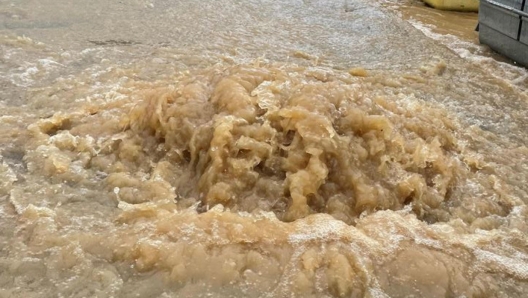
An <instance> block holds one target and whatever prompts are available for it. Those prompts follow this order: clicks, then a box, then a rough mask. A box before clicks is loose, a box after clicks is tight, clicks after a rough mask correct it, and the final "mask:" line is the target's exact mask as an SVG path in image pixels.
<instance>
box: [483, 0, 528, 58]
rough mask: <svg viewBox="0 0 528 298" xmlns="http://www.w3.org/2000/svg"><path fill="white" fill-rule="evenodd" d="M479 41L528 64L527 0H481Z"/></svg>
mask: <svg viewBox="0 0 528 298" xmlns="http://www.w3.org/2000/svg"><path fill="white" fill-rule="evenodd" d="M479 40H480V43H482V44H486V45H488V46H489V47H490V48H492V49H493V50H495V51H497V52H498V53H500V54H502V55H504V56H506V57H508V58H510V59H512V60H514V61H516V62H518V63H519V64H522V65H524V66H528V0H481V1H480V8H479Z"/></svg>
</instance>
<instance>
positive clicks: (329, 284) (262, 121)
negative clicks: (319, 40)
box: [0, 1, 528, 297]
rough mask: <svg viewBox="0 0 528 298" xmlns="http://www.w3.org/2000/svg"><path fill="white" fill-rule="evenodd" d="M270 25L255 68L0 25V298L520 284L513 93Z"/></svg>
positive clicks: (461, 67)
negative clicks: (61, 44) (59, 40)
mask: <svg viewBox="0 0 528 298" xmlns="http://www.w3.org/2000/svg"><path fill="white" fill-rule="evenodd" d="M312 2H313V3H316V2H317V1H304V2H303V3H304V4H303V5H312V4H311V3H312ZM328 2H329V1H328ZM182 3H187V2H182ZM251 3H253V2H251ZM288 3H289V4H288V5H292V6H295V5H297V4H295V3H296V2H295V3H294V1H292V2H288ZM291 3H293V4H291ZM321 3H322V4H321ZM321 3H319V2H317V3H316V4H318V5H320V6H321V10H322V12H321V15H324V14H325V13H328V14H330V13H329V12H328V11H327V10H324V9H326V8H324V7H326V6H327V5H326V4H327V3H326V2H324V3H323V2H321ZM358 3H359V4H362V5H364V3H362V2H358ZM253 4H254V3H253ZM323 4H324V5H323ZM341 4H342V3H340V4H339V5H337V4H336V5H335V7H337V9H340V10H339V14H337V16H336V19H337V18H338V17H342V18H343V19H347V18H349V16H350V15H352V16H354V17H358V18H359V17H360V16H359V15H354V11H355V10H350V11H341V9H342V8H343V6H342V5H341ZM284 5H285V7H289V6H288V5H286V4H284ZM298 5H301V4H298ZM313 5H315V4H313ZM147 7H150V6H148V5H147ZM361 7H362V8H363V9H367V8H365V7H366V6H365V7H363V6H361ZM316 8H317V7H316ZM204 9H205V8H204ZM263 9H264V8H263ZM312 9H313V8H312ZM332 9H334V8H332ZM294 11H295V13H299V14H300V13H305V12H303V11H301V10H299V12H298V11H296V10H294ZM307 11H308V10H307ZM248 14H249V13H248ZM21 15H22V14H21ZM321 15H318V16H319V17H320V16H321ZM367 15H368V14H367ZM387 18H388V17H387ZM308 20H310V21H312V22H314V23H317V22H316V21H318V20H319V19H317V18H315V17H313V18H308ZM230 21H232V20H231V19H230ZM341 21H342V20H341ZM336 22H337V21H336ZM343 22H344V21H343ZM394 22H396V21H394ZM229 24H230V23H229ZM337 24H339V22H337ZM397 24H399V25H398V26H401V27H402V28H404V29H405V30H404V29H401V30H403V31H398V32H405V33H406V34H408V38H409V39H411V40H415V41H416V44H418V45H419V46H417V47H413V46H412V45H409V47H408V48H405V49H399V48H397V47H395V48H394V49H392V50H393V51H396V52H397V51H400V52H403V53H404V55H410V54H409V53H421V51H422V49H423V50H424V51H426V52H427V51H429V49H430V47H429V46H428V45H429V42H430V41H423V42H422V41H421V39H420V38H425V37H423V35H421V33H417V32H415V31H413V30H414V29H413V28H411V27H410V26H408V27H405V26H404V25H401V24H400V23H397ZM301 25H302V24H301ZM292 26H293V24H292ZM344 27H346V26H344V25H343V28H344ZM303 28H304V27H303ZM318 28H319V29H318ZM320 28H322V27H318V26H313V32H314V34H317V33H318V32H319V33H320V32H321V31H317V30H320ZM398 28H400V27H398ZM294 29H295V28H294ZM297 29H299V28H297ZM301 29H302V28H301ZM411 29H412V30H411ZM50 30H51V29H50ZM292 30H293V29H292ZM398 30H400V29H398ZM323 31H324V30H323ZM299 32H304V31H303V30H299ZM325 32H326V31H325ZM55 33H56V32H55ZM259 34H263V33H259V32H255V35H259ZM281 34H286V33H284V32H282V33H281V32H279V33H278V34H277V35H276V36H278V37H277V39H276V40H271V41H270V44H271V45H270V48H271V47H272V46H276V47H277V53H279V54H277V56H272V57H273V59H269V60H268V59H266V58H265V57H260V58H258V57H255V56H253V55H251V54H248V53H251V51H252V50H253V49H252V48H251V47H250V46H247V48H243V47H242V49H241V50H239V51H238V52H237V50H236V49H229V50H226V51H224V52H223V53H221V54H219V53H218V51H217V50H216V49H214V50H211V51H206V50H204V51H203V52H194V50H193V49H190V48H185V47H179V46H174V45H171V44H170V43H169V44H166V45H164V46H159V45H158V44H156V45H154V46H153V45H147V43H144V42H126V41H127V40H133V39H125V38H123V39H122V38H117V37H115V38H113V39H104V38H99V39H93V41H96V42H94V43H90V42H88V43H89V44H90V47H89V48H86V49H82V50H77V49H75V47H73V49H68V50H65V51H57V50H56V49H55V48H54V47H52V46H49V45H47V44H43V43H40V42H35V41H33V40H32V39H30V38H26V37H20V36H8V37H1V38H0V46H1V48H2V50H4V52H3V56H2V58H1V59H3V60H2V61H5V62H6V63H5V64H4V65H0V71H1V72H0V82H1V83H2V86H6V87H5V88H3V89H2V90H0V95H2V96H3V97H4V98H5V100H4V101H2V102H1V108H2V114H0V123H1V125H0V143H1V144H2V145H1V148H0V154H1V155H0V156H1V157H0V225H1V227H2V228H1V229H0V251H1V254H0V297H60V296H62V297H134V296H136V297H387V296H389V297H408V296H415V297H452V296H457V297H458V296H466V297H523V295H524V294H525V293H526V292H527V291H528V239H527V237H526V233H528V226H527V216H528V208H527V206H526V203H527V198H528V196H527V193H528V185H527V184H526V181H527V174H528V168H527V166H526V165H527V162H526V156H527V155H528V149H527V148H526V141H527V140H528V136H527V134H526V131H527V130H526V129H528V123H527V122H526V119H528V118H527V111H528V109H527V103H528V101H527V100H526V95H525V94H523V93H522V92H519V89H517V88H512V87H511V86H509V85H507V84H503V82H502V81H500V80H497V79H495V78H493V77H490V76H488V75H487V74H485V73H484V72H483V71H482V70H481V69H479V68H476V67H473V66H472V65H471V64H469V63H467V61H464V60H462V59H460V58H459V57H457V56H455V55H453V54H451V53H450V52H448V51H442V50H438V55H437V56H430V57H424V56H419V57H418V56H417V57H415V58H416V59H414V60H412V63H411V62H409V63H408V64H407V66H406V67H401V64H402V60H398V61H395V63H394V64H390V65H385V66H386V67H377V65H378V64H376V63H371V62H372V61H371V60H369V59H372V57H373V56H369V57H367V58H368V59H366V60H368V61H367V62H366V63H365V64H366V65H363V64H360V63H357V64H354V65H349V64H352V63H349V64H346V63H343V61H345V60H346V59H345V58H343V56H340V52H339V51H338V50H336V52H334V53H333V54H332V53H330V54H328V56H327V57H326V60H324V59H322V58H321V57H320V55H318V53H317V51H315V52H310V51H307V50H306V49H305V48H304V49H293V50H292V49H290V48H289V46H290V45H291V43H287V46H285V45H284V44H282V43H281V42H280V40H281V38H280V36H281ZM264 35H265V34H264ZM387 36H388V35H387ZM417 36H418V37H417ZM257 37H258V36H257ZM260 37H262V36H260ZM295 38H296V37H292V40H294V39H295ZM91 40H92V39H91ZM99 40H108V42H99ZM255 40H257V39H255ZM278 40H279V41H278ZM336 40H337V39H336ZM226 42H227V41H226ZM255 42H258V41H255ZM358 42H360V43H362V45H361V46H364V47H366V45H365V40H364V39H363V40H362V39H358ZM281 45H282V47H281ZM76 46H78V45H76ZM92 46H93V47H92ZM214 46H215V47H216V46H218V45H217V44H215V45H214ZM322 47H323V48H324V46H322ZM250 48H251V49H250ZM244 49H245V50H247V51H248V52H245V51H244ZM351 51H352V50H351ZM435 51H436V50H435ZM435 51H432V50H431V52H435ZM284 53H287V55H286V56H287V57H286V58H284V57H285V56H284V55H283V54H284ZM380 55H381V54H380ZM387 56H389V55H388V54H387ZM277 57H283V58H277ZM383 57H386V56H383ZM275 58H276V59H275ZM407 58H409V57H408V56H404V57H403V58H402V59H407ZM395 59H396V58H395ZM396 60H397V59H396ZM369 61H370V62H369ZM6 65H9V67H4V66H6Z"/></svg>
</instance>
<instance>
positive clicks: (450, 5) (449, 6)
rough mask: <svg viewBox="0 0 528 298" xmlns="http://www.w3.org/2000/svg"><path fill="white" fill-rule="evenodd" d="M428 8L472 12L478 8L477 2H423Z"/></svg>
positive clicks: (452, 0)
mask: <svg viewBox="0 0 528 298" xmlns="http://www.w3.org/2000/svg"><path fill="white" fill-rule="evenodd" d="M423 1H424V2H425V3H427V4H429V5H430V6H432V7H434V8H436V9H441V10H456V11H474V12H477V11H478V8H479V0H423Z"/></svg>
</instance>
